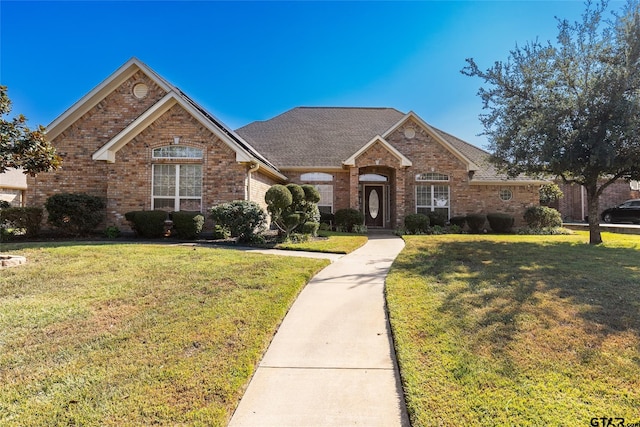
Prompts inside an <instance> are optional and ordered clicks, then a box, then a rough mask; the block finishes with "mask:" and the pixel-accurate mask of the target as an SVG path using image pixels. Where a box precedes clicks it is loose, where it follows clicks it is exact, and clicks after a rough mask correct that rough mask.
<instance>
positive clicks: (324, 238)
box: [276, 231, 368, 254]
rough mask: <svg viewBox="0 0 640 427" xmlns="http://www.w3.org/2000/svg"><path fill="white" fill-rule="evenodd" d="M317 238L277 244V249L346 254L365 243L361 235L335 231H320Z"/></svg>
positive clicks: (365, 239)
mask: <svg viewBox="0 0 640 427" xmlns="http://www.w3.org/2000/svg"><path fill="white" fill-rule="evenodd" d="M318 236H319V237H318V238H316V239H312V240H309V241H307V242H301V243H279V244H277V245H276V248H277V249H287V250H291V251H310V252H328V253H335V254H348V253H351V252H353V251H355V250H356V249H358V248H359V247H360V246H363V245H364V244H365V243H367V240H368V239H367V236H366V235H363V234H351V233H340V232H337V231H320V232H318Z"/></svg>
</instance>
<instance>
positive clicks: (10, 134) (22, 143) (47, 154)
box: [0, 86, 61, 176]
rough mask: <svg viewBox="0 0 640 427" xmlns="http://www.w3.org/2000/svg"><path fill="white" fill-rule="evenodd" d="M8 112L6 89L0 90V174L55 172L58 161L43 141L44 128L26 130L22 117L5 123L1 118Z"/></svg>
mask: <svg viewBox="0 0 640 427" xmlns="http://www.w3.org/2000/svg"><path fill="white" fill-rule="evenodd" d="M10 112H11V100H10V99H9V96H8V95H7V87H6V86H0V173H3V172H6V171H7V170H8V169H11V168H17V169H22V170H23V171H24V173H26V174H29V175H31V176H35V175H36V174H38V173H40V172H47V171H50V170H53V169H56V168H58V167H59V166H60V163H61V160H60V157H59V156H58V155H56V150H55V149H54V148H53V146H52V145H51V144H50V143H49V141H47V138H46V135H45V128H44V127H43V126H42V125H40V126H38V128H37V129H35V130H32V129H29V127H28V126H27V119H26V118H25V117H24V116H23V115H22V114H20V115H18V116H16V117H15V118H13V119H11V120H7V119H5V118H4V116H5V115H7V114H9V113H10Z"/></svg>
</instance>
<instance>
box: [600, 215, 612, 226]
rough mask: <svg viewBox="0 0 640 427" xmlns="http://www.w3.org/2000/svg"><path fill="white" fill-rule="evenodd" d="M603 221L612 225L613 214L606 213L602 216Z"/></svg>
mask: <svg viewBox="0 0 640 427" xmlns="http://www.w3.org/2000/svg"><path fill="white" fill-rule="evenodd" d="M602 219H603V220H604V222H606V223H607V224H611V220H612V218H611V214H610V213H606V214H604V215H602Z"/></svg>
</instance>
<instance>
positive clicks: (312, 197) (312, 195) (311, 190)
mask: <svg viewBox="0 0 640 427" xmlns="http://www.w3.org/2000/svg"><path fill="white" fill-rule="evenodd" d="M301 187H302V190H303V191H304V199H305V200H306V201H307V202H311V203H318V202H319V201H320V192H319V191H318V189H317V188H316V187H315V186H313V185H311V184H304V185H302V186H301Z"/></svg>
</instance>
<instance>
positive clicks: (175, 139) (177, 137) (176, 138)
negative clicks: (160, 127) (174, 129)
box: [173, 136, 180, 145]
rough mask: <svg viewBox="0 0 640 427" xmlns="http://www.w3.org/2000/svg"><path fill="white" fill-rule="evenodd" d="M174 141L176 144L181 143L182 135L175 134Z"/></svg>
mask: <svg viewBox="0 0 640 427" xmlns="http://www.w3.org/2000/svg"><path fill="white" fill-rule="evenodd" d="M173 143H174V144H176V145H178V144H180V137H179V136H174V137H173Z"/></svg>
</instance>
